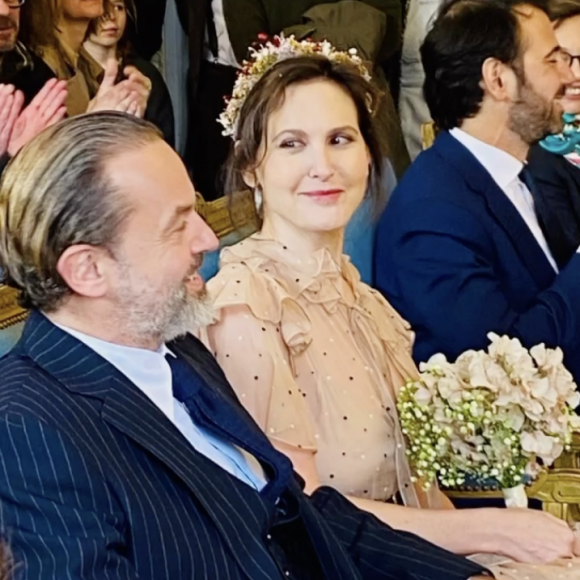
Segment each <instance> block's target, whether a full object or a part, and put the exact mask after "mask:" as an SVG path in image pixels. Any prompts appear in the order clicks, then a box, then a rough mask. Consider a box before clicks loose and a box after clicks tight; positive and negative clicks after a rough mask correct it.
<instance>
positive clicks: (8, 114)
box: [0, 84, 23, 156]
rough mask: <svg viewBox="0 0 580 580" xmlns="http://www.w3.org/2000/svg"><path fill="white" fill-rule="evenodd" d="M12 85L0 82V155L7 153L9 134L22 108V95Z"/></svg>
mask: <svg viewBox="0 0 580 580" xmlns="http://www.w3.org/2000/svg"><path fill="white" fill-rule="evenodd" d="M18 95H19V93H18V92H16V93H15V92H14V86H13V85H4V84H0V156H3V155H6V153H8V147H9V145H10V136H11V135H12V130H13V129H14V124H15V123H16V119H17V118H18V114H19V113H20V109H21V108H22V103H23V97H22V93H20V95H19V96H18Z"/></svg>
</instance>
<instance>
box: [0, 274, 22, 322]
mask: <svg viewBox="0 0 580 580" xmlns="http://www.w3.org/2000/svg"><path fill="white" fill-rule="evenodd" d="M25 318H26V310H24V308H22V307H21V306H20V305H19V304H18V291H17V290H14V289H13V288H10V287H8V286H5V285H3V284H0V330H2V329H4V328H8V327H9V326H12V325H14V324H18V323H19V322H22V321H23V320H24V319H25Z"/></svg>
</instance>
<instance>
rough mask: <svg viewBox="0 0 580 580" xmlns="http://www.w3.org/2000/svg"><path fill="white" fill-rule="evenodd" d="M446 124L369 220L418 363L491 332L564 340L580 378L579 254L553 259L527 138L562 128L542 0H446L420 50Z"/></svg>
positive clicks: (382, 277) (556, 55) (383, 275)
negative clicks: (560, 261) (561, 261)
mask: <svg viewBox="0 0 580 580" xmlns="http://www.w3.org/2000/svg"><path fill="white" fill-rule="evenodd" d="M421 55H422V60H423V66H424V68H425V75H426V76H425V85H424V91H425V97H426V100H427V103H428V105H429V109H430V111H431V115H432V117H433V120H434V122H435V123H436V125H437V127H438V128H439V129H440V130H441V132H440V134H439V136H438V138H437V139H436V141H435V144H434V145H433V146H432V147H431V148H430V149H428V150H427V151H425V152H423V153H422V154H421V155H420V156H419V157H418V159H417V161H416V162H415V163H414V164H413V166H412V167H411V169H410V170H409V171H408V172H407V174H406V175H405V177H404V178H403V180H402V182H401V183H400V185H399V186H398V188H397V189H396V191H395V192H394V194H393V196H392V198H391V200H390V202H389V205H388V207H387V209H386V210H385V212H384V215H383V216H382V217H381V220H380V224H379V226H378V235H377V239H376V248H375V274H376V284H377V286H378V288H379V289H380V291H381V292H382V293H383V294H384V295H385V296H386V297H387V298H388V299H389V300H390V302H391V303H392V304H393V306H394V307H395V308H396V309H397V310H398V311H399V312H400V313H401V315H402V316H403V317H405V318H406V319H407V320H408V321H409V322H410V323H411V325H412V326H413V330H414V331H415V332H416V342H415V347H414V356H415V359H416V361H417V362H420V361H425V360H427V359H428V358H429V357H430V356H431V355H433V354H435V353H437V352H442V353H444V354H445V355H447V356H448V357H449V358H450V359H453V360H454V359H455V358H456V357H457V356H458V355H459V354H461V353H462V352H463V351H465V350H467V349H481V348H484V347H486V346H487V344H488V339H487V334H488V333H490V332H495V333H497V334H500V335H502V334H506V335H509V336H511V337H517V338H519V339H520V340H521V341H522V342H523V343H524V345H525V346H527V347H531V346H534V345H536V344H539V343H545V344H546V345H547V346H550V347H556V346H559V347H561V348H562V349H563V351H564V355H565V361H564V362H565V364H566V365H567V367H568V369H569V370H570V371H571V372H572V373H573V374H574V376H575V378H576V380H580V255H578V254H576V255H575V256H574V257H573V258H572V259H571V260H570V261H569V263H567V264H566V265H565V266H564V267H562V268H558V266H557V264H556V261H555V260H554V258H553V256H552V254H551V252H550V249H549V247H548V245H547V243H546V239H545V234H544V231H543V227H544V224H543V223H542V220H541V219H539V218H538V215H537V212H536V209H537V204H538V203H541V200H538V199H537V189H536V187H535V184H534V183H533V180H531V179H530V178H529V175H528V173H527V170H526V166H525V160H526V156H527V153H528V149H529V147H530V145H531V144H532V143H535V142H536V141H538V140H539V139H541V138H542V137H544V136H545V135H547V134H548V133H557V132H558V131H559V129H560V128H561V123H562V121H561V116H562V107H561V105H560V104H559V102H558V98H559V97H561V96H562V94H563V83H566V82H569V81H570V79H571V72H570V69H569V67H568V64H567V60H566V58H564V57H563V55H562V53H561V50H560V47H559V46H558V43H557V41H556V37H555V35H554V32H553V30H552V26H551V24H550V21H549V19H548V16H547V13H546V8H545V6H544V2H543V1H541V0H528V1H526V0H452V1H451V2H448V3H447V4H445V5H444V7H443V8H442V11H441V12H440V14H439V15H438V17H437V19H436V20H435V22H434V24H433V27H432V29H431V30H430V31H429V33H428V35H427V37H426V39H425V42H424V44H423V46H422V48H421Z"/></svg>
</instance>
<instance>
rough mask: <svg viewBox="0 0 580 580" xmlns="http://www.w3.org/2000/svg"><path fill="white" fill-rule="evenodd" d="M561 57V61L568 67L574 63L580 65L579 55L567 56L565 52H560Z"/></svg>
mask: <svg viewBox="0 0 580 580" xmlns="http://www.w3.org/2000/svg"><path fill="white" fill-rule="evenodd" d="M560 54H561V55H562V59H563V60H564V62H565V63H566V64H567V65H568V66H572V65H573V64H574V61H576V62H577V63H578V64H580V54H568V53H567V52H564V51H562V52H561V53H560Z"/></svg>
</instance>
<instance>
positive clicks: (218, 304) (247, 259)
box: [208, 236, 298, 323]
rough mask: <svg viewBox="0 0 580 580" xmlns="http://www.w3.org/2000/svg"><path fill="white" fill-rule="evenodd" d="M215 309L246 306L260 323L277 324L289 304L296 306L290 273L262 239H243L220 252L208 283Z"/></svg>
mask: <svg viewBox="0 0 580 580" xmlns="http://www.w3.org/2000/svg"><path fill="white" fill-rule="evenodd" d="M208 291H209V294H210V296H211V298H212V301H213V304H214V308H215V309H216V311H219V310H221V309H223V308H227V307H232V306H247V307H249V308H250V310H251V311H252V313H253V314H254V316H256V317H257V318H259V319H261V320H265V321H269V322H273V323H279V322H280V321H281V319H282V315H283V310H284V309H287V308H288V306H289V303H290V302H292V303H294V306H295V307H298V306H297V304H296V300H295V297H294V296H293V292H292V291H291V288H290V279H289V272H288V271H287V269H286V268H285V267H284V264H283V263H281V262H278V261H277V260H276V259H275V256H272V255H271V248H268V247H267V245H266V247H265V246H264V245H263V244H262V240H259V239H256V238H253V237H252V236H251V237H250V238H246V239H245V240H243V241H241V242H238V243H237V244H235V245H233V246H228V247H226V248H224V249H223V250H222V251H221V254H220V267H219V270H218V273H217V274H216V275H215V276H214V277H213V278H212V279H211V280H209V281H208Z"/></svg>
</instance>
